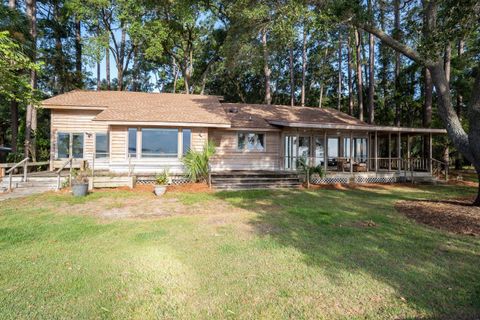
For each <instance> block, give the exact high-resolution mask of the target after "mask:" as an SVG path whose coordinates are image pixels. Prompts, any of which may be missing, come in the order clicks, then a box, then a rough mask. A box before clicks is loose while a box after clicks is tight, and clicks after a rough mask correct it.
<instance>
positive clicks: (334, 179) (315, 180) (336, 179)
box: [310, 174, 350, 184]
mask: <svg viewBox="0 0 480 320" xmlns="http://www.w3.org/2000/svg"><path fill="white" fill-rule="evenodd" d="M349 182H350V178H349V177H341V176H326V177H323V178H321V177H320V176H319V175H315V174H313V175H312V176H311V177H310V183H311V184H334V183H341V184H346V183H349Z"/></svg>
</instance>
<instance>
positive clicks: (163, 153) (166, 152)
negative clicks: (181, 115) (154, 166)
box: [142, 128, 178, 158]
mask: <svg viewBox="0 0 480 320" xmlns="http://www.w3.org/2000/svg"><path fill="white" fill-rule="evenodd" d="M177 155H178V129H151V128H145V129H142V157H146V158H148V157H154V158H158V157H176V156H177Z"/></svg>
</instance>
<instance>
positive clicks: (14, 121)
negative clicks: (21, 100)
mask: <svg viewBox="0 0 480 320" xmlns="http://www.w3.org/2000/svg"><path fill="white" fill-rule="evenodd" d="M8 7H9V8H10V9H11V10H15V9H16V1H15V0H9V1H8ZM10 131H11V132H12V134H11V144H10V147H11V148H12V153H16V152H17V142H18V141H17V139H18V103H17V102H16V101H12V102H10Z"/></svg>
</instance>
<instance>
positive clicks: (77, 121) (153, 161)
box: [50, 109, 208, 173]
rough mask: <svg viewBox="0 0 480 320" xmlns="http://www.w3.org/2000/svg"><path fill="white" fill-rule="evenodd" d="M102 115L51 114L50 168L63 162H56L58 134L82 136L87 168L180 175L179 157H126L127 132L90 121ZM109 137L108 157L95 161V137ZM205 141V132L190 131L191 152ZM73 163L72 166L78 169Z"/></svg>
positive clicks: (78, 112)
mask: <svg viewBox="0 0 480 320" xmlns="http://www.w3.org/2000/svg"><path fill="white" fill-rule="evenodd" d="M100 112H101V111H95V110H58V109H53V110H52V111H51V148H50V159H51V167H52V169H54V168H59V167H61V166H62V165H63V163H64V162H65V159H57V141H56V140H57V133H58V132H65V133H84V136H83V139H84V145H83V160H87V161H88V163H89V167H90V168H92V167H93V168H94V169H95V170H110V171H113V172H119V173H127V172H130V171H131V172H134V173H156V172H160V171H162V170H163V169H168V170H169V171H170V172H171V173H181V172H183V164H182V162H181V159H180V158H181V156H182V155H181V154H179V155H178V157H176V158H142V157H141V156H140V154H139V155H138V157H137V158H129V157H128V128H129V127H131V126H120V125H112V126H108V124H106V123H104V122H100V121H93V118H95V116H96V115H97V114H98V113H100ZM97 132H98V133H108V134H109V157H107V158H97V159H94V154H95V133H97ZM140 140H141V133H140V131H139V132H138V136H137V145H139V146H140V144H139V142H140ZM207 141H208V129H207V128H191V142H190V143H191V148H192V149H193V150H198V151H200V150H202V149H203V147H204V145H205V143H206V142H207ZM181 145H182V139H180V137H179V149H180V150H182V146H181ZM79 164H80V162H79V161H76V162H75V163H74V165H77V166H78V165H79Z"/></svg>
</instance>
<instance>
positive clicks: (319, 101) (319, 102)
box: [318, 81, 324, 108]
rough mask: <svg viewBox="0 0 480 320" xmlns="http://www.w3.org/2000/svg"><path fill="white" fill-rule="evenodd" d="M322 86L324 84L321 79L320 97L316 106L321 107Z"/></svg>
mask: <svg viewBox="0 0 480 320" xmlns="http://www.w3.org/2000/svg"><path fill="white" fill-rule="evenodd" d="M323 87H324V85H323V81H322V83H321V84H320V98H319V100H318V107H319V108H322V103H323Z"/></svg>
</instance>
